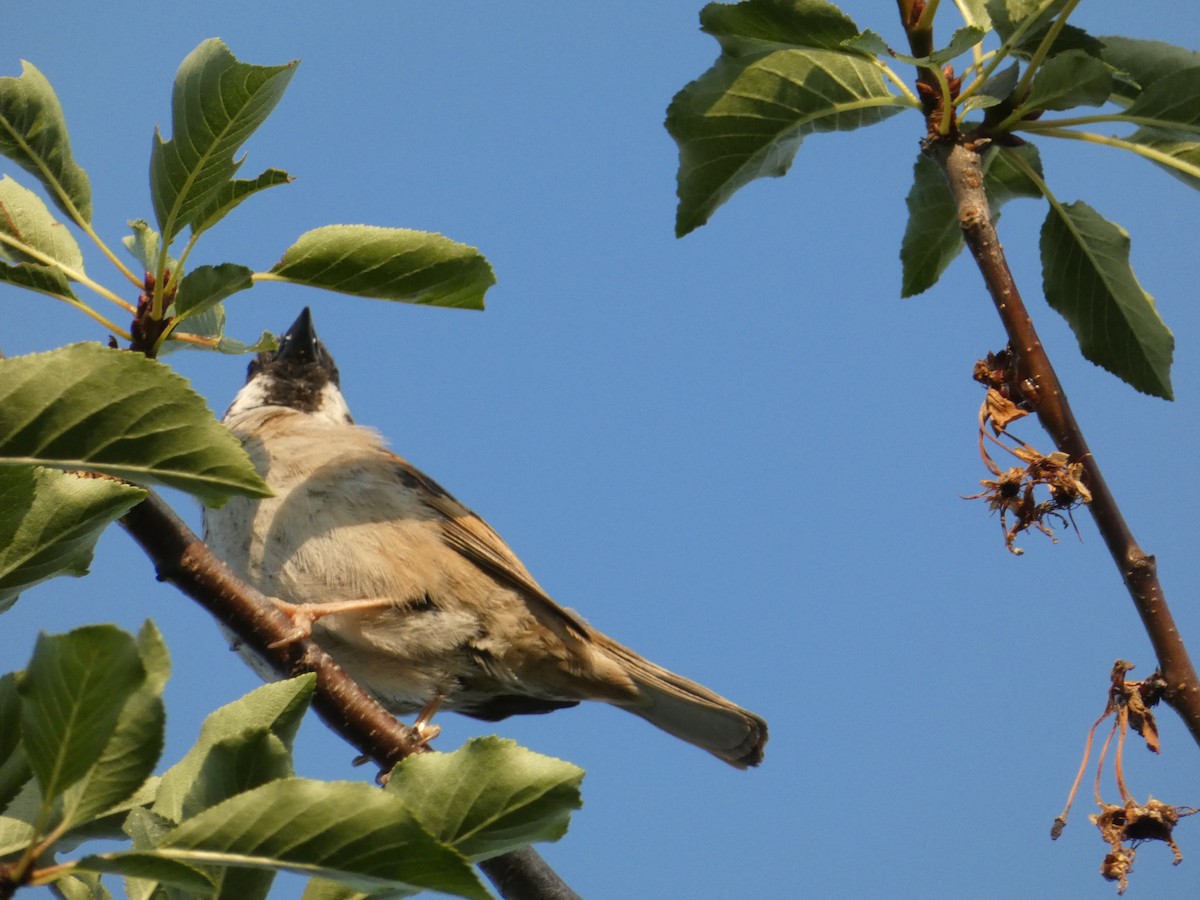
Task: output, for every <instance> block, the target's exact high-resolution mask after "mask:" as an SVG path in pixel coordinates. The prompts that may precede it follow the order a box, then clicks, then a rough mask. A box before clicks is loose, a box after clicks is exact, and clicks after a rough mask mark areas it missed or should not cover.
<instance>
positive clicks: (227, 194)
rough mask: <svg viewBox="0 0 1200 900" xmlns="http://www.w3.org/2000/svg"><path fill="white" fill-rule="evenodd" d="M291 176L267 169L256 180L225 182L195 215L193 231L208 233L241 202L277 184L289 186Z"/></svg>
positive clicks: (277, 170)
mask: <svg viewBox="0 0 1200 900" xmlns="http://www.w3.org/2000/svg"><path fill="white" fill-rule="evenodd" d="M291 180H292V176H291V175H289V174H288V173H287V172H284V171H282V170H280V169H267V170H266V171H265V172H263V173H262V174H261V175H259V176H258V177H257V178H253V179H246V178H238V179H235V180H233V181H230V182H227V183H226V184H225V185H223V186H222V187H221V190H219V191H218V192H217V195H216V196H215V197H213V199H212V202H211V203H210V204H209V205H208V206H207V207H206V208H205V209H204V210H202V211H201V212H199V213H197V214H196V223H195V225H193V226H192V227H193V230H194V231H195V232H196V233H197V234H199V233H200V232H202V231H208V229H210V228H212V227H213V226H214V225H216V224H217V223H218V222H219V221H221V220H222V219H223V218H225V217H226V216H227V215H229V213H231V212H233V210H234V209H236V208H237V207H238V206H240V205H241V203H242V201H243V200H245V199H247V198H248V197H250V196H252V195H253V194H257V193H258V192H259V191H265V190H266V189H267V188H272V187H275V186H276V185H279V184H289V183H290V182H291Z"/></svg>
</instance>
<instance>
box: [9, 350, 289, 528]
mask: <svg viewBox="0 0 1200 900" xmlns="http://www.w3.org/2000/svg"><path fill="white" fill-rule="evenodd" d="M3 464H8V465H13V464H18V465H39V464H40V465H47V466H54V467H57V468H64V469H90V470H94V471H97V472H105V473H107V474H109V475H116V476H117V477H119V478H127V479H129V480H131V481H136V482H139V483H151V482H153V483H158V484H165V485H168V486H170V487H175V488H178V489H180V490H183V491H187V492H188V493H190V494H194V495H195V496H197V497H199V498H200V499H201V500H203V501H204V502H205V503H208V504H210V505H220V504H221V503H223V502H225V500H226V499H228V498H229V497H231V496H235V495H237V496H250V497H265V496H270V492H269V490H268V489H267V486H266V485H265V484H264V483H263V481H262V479H261V478H260V477H259V476H258V473H257V472H255V471H254V467H253V466H252V465H251V463H250V460H249V458H248V457H247V456H246V453H245V451H244V450H243V449H242V447H241V444H239V443H238V441H237V439H236V438H234V437H233V435H231V434H230V433H229V432H228V431H226V430H225V428H224V427H222V425H221V423H220V422H218V421H217V420H216V419H214V418H213V416H212V413H211V412H209V410H208V407H207V406H206V405H205V403H204V400H203V399H202V398H201V397H200V396H199V395H198V394H196V393H195V392H194V391H193V390H192V389H191V387H190V386H189V385H188V383H187V382H186V381H185V380H184V379H183V378H181V377H180V376H179V375H177V374H175V373H174V372H173V371H171V369H170V368H168V367H167V366H164V365H162V364H161V363H157V362H154V361H153V360H149V359H146V358H145V357H144V356H142V355H141V354H138V353H127V352H123V351H120V350H112V349H108V348H105V347H102V346H100V345H99V344H73V345H71V346H69V347H62V348H60V349H58V350H52V351H50V352H48V353H37V354H33V355H30V356H18V357H14V358H12V359H2V360H0V465H3Z"/></svg>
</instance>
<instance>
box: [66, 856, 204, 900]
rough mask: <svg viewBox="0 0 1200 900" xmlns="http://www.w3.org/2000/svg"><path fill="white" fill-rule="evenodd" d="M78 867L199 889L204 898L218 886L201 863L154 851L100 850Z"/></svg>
mask: <svg viewBox="0 0 1200 900" xmlns="http://www.w3.org/2000/svg"><path fill="white" fill-rule="evenodd" d="M75 866H76V868H77V869H81V870H83V871H85V872H100V873H105V874H110V875H124V876H125V877H126V878H144V879H147V880H151V881H157V882H160V883H162V884H169V885H172V886H174V887H177V888H181V889H182V890H185V891H195V892H196V893H197V894H198V895H199V896H201V897H206V896H209V895H210V894H211V893H212V891H213V889H214V888H215V887H216V883H215V881H214V879H213V878H212V876H211V875H209V874H208V873H207V872H205V871H204V870H203V869H201V868H200V867H199V866H196V865H192V864H190V863H188V862H185V861H182V860H178V859H172V858H169V857H166V856H163V855H161V854H158V853H154V852H153V851H144V852H136V851H131V852H128V853H100V854H95V855H93V856H85V857H83V859H81V860H79V861H78V862H76V864H75Z"/></svg>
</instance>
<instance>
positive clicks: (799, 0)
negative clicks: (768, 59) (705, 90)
mask: <svg viewBox="0 0 1200 900" xmlns="http://www.w3.org/2000/svg"><path fill="white" fill-rule="evenodd" d="M700 30H701V31H704V32H705V33H707V34H711V35H712V36H713V37H715V38H716V39H717V41H718V42H720V44H721V49H722V50H723V51H725V52H726V53H728V54H730V55H731V56H740V55H742V54H745V53H751V54H753V53H761V52H763V51H765V50H766V51H769V50H773V49H776V48H777V46H778V45H779V44H789V45H792V46H796V47H813V48H817V49H823V50H840V49H841V47H842V45H843V44H844V43H845V42H846V41H848V40H850V39H851V38H853V37H855V36H857V35H858V26H857V25H855V24H854V20H853V19H851V18H850V17H849V16H847V15H846V14H845V13H844V12H842V11H841V10H840V9H838V8H837V7H836V6H834V5H833V4H832V3H826V2H824V0H747V2H743V3H710V4H708V5H707V6H705V7H704V9H702V10H701V11H700Z"/></svg>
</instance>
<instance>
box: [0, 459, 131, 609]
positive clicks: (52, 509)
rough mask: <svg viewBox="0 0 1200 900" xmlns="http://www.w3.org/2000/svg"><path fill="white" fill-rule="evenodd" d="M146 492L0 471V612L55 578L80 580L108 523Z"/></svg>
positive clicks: (23, 470)
mask: <svg viewBox="0 0 1200 900" xmlns="http://www.w3.org/2000/svg"><path fill="white" fill-rule="evenodd" d="M145 496H146V492H145V491H143V490H141V489H139V488H136V487H133V486H132V485H128V484H123V483H121V482H117V481H111V480H109V479H106V478H105V479H102V478H86V477H83V476H80V475H77V474H70V473H67V472H60V471H56V470H54V469H43V468H40V467H35V466H0V611H2V610H4V609H7V608H8V607H10V606H12V604H13V603H14V602H16V599H17V595H18V594H19V593H20V592H21V591H23V590H26V589H27V588H30V587H32V586H33V585H35V584H38V583H40V582H42V581H45V580H47V579H48V578H53V577H54V576H55V575H74V576H81V575H86V574H87V572H88V567H89V566H90V565H91V562H92V550H93V548H94V547H95V545H96V541H97V540H98V539H99V537H100V533H101V532H102V531H104V529H105V528H106V527H108V525H109V523H111V522H113V521H115V520H116V519H118V518H120V517H121V516H123V515H124V514H125V513H127V512H128V511H129V510H131V509H132V508H133V507H134V506H136V505H137V504H138V503H140V502H141V501H142V500H143V499H144V498H145Z"/></svg>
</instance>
